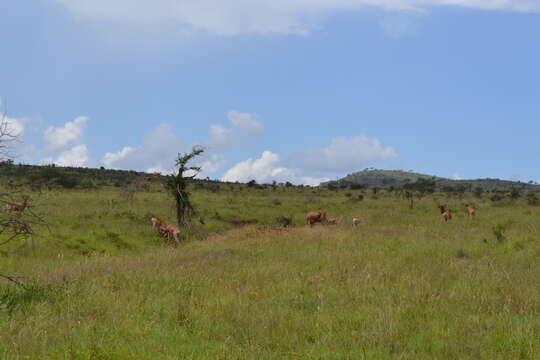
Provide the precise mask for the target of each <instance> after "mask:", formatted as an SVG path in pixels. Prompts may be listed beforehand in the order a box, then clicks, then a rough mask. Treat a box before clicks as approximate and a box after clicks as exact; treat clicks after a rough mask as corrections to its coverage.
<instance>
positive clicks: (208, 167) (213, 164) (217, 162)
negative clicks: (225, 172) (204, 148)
mask: <svg viewBox="0 0 540 360" xmlns="http://www.w3.org/2000/svg"><path fill="white" fill-rule="evenodd" d="M225 163H226V161H225V156H223V154H212V155H210V156H208V157H207V158H206V159H204V160H203V161H202V163H200V164H199V166H200V168H201V172H200V173H199V175H198V177H199V178H205V177H207V176H210V175H212V174H214V173H215V172H216V171H218V170H219V169H221V168H222V167H223V166H224V165H225Z"/></svg>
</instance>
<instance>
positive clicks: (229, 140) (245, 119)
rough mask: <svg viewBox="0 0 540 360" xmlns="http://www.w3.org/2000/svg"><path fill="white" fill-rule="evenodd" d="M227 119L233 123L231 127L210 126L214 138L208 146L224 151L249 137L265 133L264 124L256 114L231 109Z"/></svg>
mask: <svg viewBox="0 0 540 360" xmlns="http://www.w3.org/2000/svg"><path fill="white" fill-rule="evenodd" d="M227 119H228V120H229V122H230V123H231V127H230V128H225V127H223V126H221V125H212V126H210V137H211V139H212V140H211V142H210V144H209V146H208V147H209V148H210V150H212V151H223V150H226V149H228V148H230V147H232V146H235V145H239V144H241V143H243V142H244V141H246V140H247V139H249V138H253V137H257V136H262V135H263V133H264V125H263V124H262V122H260V121H259V120H258V118H257V115H255V114H250V113H243V112H239V111H229V112H228V114H227Z"/></svg>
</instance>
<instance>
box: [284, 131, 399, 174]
mask: <svg viewBox="0 0 540 360" xmlns="http://www.w3.org/2000/svg"><path fill="white" fill-rule="evenodd" d="M397 156H398V154H397V153H396V151H395V150H394V148H393V147H390V146H388V147H383V146H382V145H381V143H380V142H379V140H377V139H373V138H369V137H367V136H353V137H349V138H346V137H339V138H335V139H333V140H332V141H331V142H330V144H329V145H328V146H326V147H323V148H319V149H311V150H307V151H304V152H302V153H300V154H297V155H296V156H295V158H296V161H297V162H298V164H299V167H300V168H301V169H303V170H306V171H308V172H314V173H345V172H351V171H355V170H358V169H359V168H361V167H364V166H365V165H366V164H369V163H373V162H377V161H383V160H388V159H392V158H395V157H397Z"/></svg>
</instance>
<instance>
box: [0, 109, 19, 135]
mask: <svg viewBox="0 0 540 360" xmlns="http://www.w3.org/2000/svg"><path fill="white" fill-rule="evenodd" d="M0 120H1V124H0V126H2V133H4V134H9V135H10V136H21V135H23V133H24V122H23V121H22V120H19V119H14V118H10V117H7V116H5V117H2V115H1V114H0Z"/></svg>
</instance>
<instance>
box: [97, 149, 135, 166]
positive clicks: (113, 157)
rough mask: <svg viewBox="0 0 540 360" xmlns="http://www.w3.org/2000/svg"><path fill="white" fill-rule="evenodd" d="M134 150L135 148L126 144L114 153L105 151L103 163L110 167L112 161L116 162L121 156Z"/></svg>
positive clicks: (123, 156)
mask: <svg viewBox="0 0 540 360" xmlns="http://www.w3.org/2000/svg"><path fill="white" fill-rule="evenodd" d="M135 150H137V149H136V148H134V147H131V146H126V147H124V148H123V149H122V150H120V151H118V152H116V153H106V154H105V155H104V156H103V164H105V165H106V166H109V167H110V166H111V165H112V164H113V163H115V162H117V161H118V160H122V159H123V158H125V157H126V156H128V155H129V154H131V153H132V152H134V151H135Z"/></svg>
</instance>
